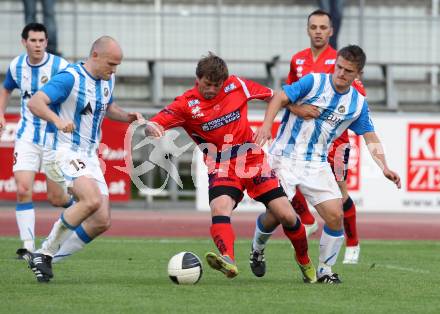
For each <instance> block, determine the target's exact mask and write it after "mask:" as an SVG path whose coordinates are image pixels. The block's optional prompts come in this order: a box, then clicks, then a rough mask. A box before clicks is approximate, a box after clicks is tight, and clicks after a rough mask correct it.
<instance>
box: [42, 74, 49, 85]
mask: <svg viewBox="0 0 440 314" xmlns="http://www.w3.org/2000/svg"><path fill="white" fill-rule="evenodd" d="M47 81H49V78H48V77H47V76H46V75H43V76H42V77H41V80H40V82H41V83H42V84H46V83H47Z"/></svg>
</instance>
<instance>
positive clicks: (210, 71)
mask: <svg viewBox="0 0 440 314" xmlns="http://www.w3.org/2000/svg"><path fill="white" fill-rule="evenodd" d="M196 75H197V78H199V79H201V78H202V77H205V78H206V79H208V80H210V81H211V82H216V83H217V82H224V81H226V79H227V78H228V77H229V73H228V66H227V65H226V62H225V61H224V60H223V59H222V58H220V57H218V56H216V55H215V54H213V53H212V52H209V53H208V55H207V56H203V57H202V58H201V59H200V60H199V62H198V63H197V68H196Z"/></svg>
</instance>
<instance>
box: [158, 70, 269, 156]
mask: <svg viewBox="0 0 440 314" xmlns="http://www.w3.org/2000/svg"><path fill="white" fill-rule="evenodd" d="M272 95H273V92H272V90H271V89H270V88H268V87H265V86H262V85H260V84H258V83H255V82H253V81H249V80H246V79H243V78H239V77H237V76H230V77H229V78H228V79H227V80H226V81H225V82H224V83H223V86H222V88H221V90H220V92H219V93H218V95H217V96H216V97H214V98H213V99H210V100H207V99H205V98H204V97H203V96H202V95H201V94H200V93H199V91H198V89H197V86H195V87H193V88H192V89H190V90H188V91H186V92H185V93H184V94H182V95H181V96H179V97H177V98H176V99H175V100H174V101H173V102H172V103H171V104H169V105H168V106H167V107H165V109H163V110H162V111H161V112H159V113H158V114H157V115H156V116H154V117H153V118H152V119H151V120H150V121H153V122H156V123H159V124H160V125H162V126H163V127H164V128H165V129H170V128H174V127H178V126H180V127H183V128H184V129H185V131H186V132H187V133H188V135H189V136H190V137H191V138H192V139H193V140H194V141H195V142H196V143H197V144H200V143H211V144H214V145H215V146H216V148H217V150H218V151H222V150H223V144H227V145H228V146H229V147H230V146H231V145H237V144H243V143H247V142H253V140H252V136H253V132H252V130H251V127H250V125H249V121H248V116H247V102H248V101H249V100H251V99H261V100H264V99H266V98H269V97H272Z"/></svg>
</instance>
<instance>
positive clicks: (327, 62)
mask: <svg viewBox="0 0 440 314" xmlns="http://www.w3.org/2000/svg"><path fill="white" fill-rule="evenodd" d="M335 63H336V59H327V60H325V64H335Z"/></svg>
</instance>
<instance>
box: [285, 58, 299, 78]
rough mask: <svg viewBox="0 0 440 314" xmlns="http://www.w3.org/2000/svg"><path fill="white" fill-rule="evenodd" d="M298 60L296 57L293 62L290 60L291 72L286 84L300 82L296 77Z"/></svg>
mask: <svg viewBox="0 0 440 314" xmlns="http://www.w3.org/2000/svg"><path fill="white" fill-rule="evenodd" d="M295 66H296V60H295V56H293V57H292V60H290V70H289V74H288V75H287V79H286V84H288V85H290V84H292V83H293V82H296V81H298V77H297V76H296V68H295Z"/></svg>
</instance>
